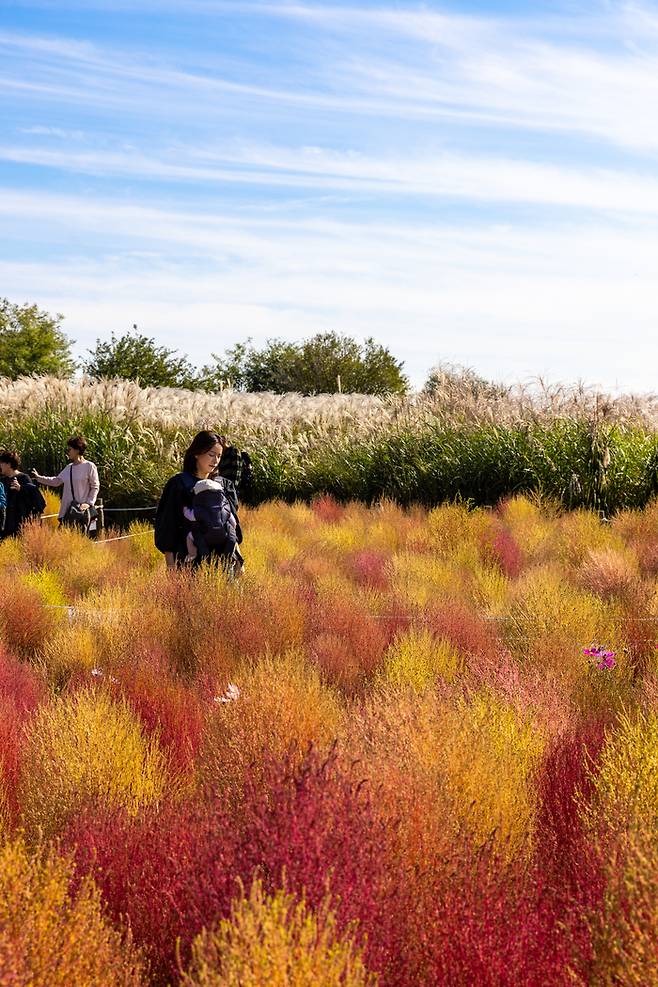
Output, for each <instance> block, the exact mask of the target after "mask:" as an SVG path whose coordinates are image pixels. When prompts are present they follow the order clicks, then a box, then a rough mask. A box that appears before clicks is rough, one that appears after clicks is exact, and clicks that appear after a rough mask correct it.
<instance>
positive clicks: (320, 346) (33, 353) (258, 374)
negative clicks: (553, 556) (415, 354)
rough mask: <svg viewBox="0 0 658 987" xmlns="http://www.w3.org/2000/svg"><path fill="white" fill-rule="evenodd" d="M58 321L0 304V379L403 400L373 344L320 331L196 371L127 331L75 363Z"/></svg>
mask: <svg viewBox="0 0 658 987" xmlns="http://www.w3.org/2000/svg"><path fill="white" fill-rule="evenodd" d="M62 320H63V316H62V315H52V314H50V313H48V312H46V311H42V310H40V309H39V308H38V306H37V305H34V304H29V303H26V304H23V305H19V304H15V303H12V302H10V301H9V299H7V298H4V299H1V300H0V377H9V378H11V379H12V380H15V379H16V378H18V377H21V376H30V375H42V374H52V375H53V376H56V377H63V378H69V377H71V376H72V375H73V374H74V373H75V372H76V370H82V371H83V372H84V373H85V374H87V375H88V376H90V377H92V378H96V379H99V378H101V377H118V378H123V379H126V380H134V381H137V382H139V384H140V385H141V386H142V387H179V388H186V389H189V390H196V389H203V390H208V391H218V390H221V389H222V388H224V387H232V388H234V389H235V390H240V391H274V392H275V393H285V392H287V391H297V392H299V393H301V394H326V393H335V392H338V391H342V392H344V393H361V394H404V393H406V392H407V391H408V390H409V381H408V379H407V377H406V376H405V374H404V372H403V363H402V361H400V360H398V359H396V358H395V357H394V356H393V354H392V353H391V352H390V351H389V350H388V349H387V348H386V347H385V346H382V345H381V344H379V343H377V342H376V341H375V340H374V339H372V338H369V339H366V340H365V342H364V343H359V342H358V341H357V340H355V339H353V338H351V337H350V336H346V335H343V334H341V333H337V332H322V333H317V334H316V335H314V336H312V337H310V338H309V339H306V340H303V341H302V342H298V343H292V342H286V341H284V340H281V339H270V340H268V341H267V342H266V343H265V345H264V346H262V347H261V348H258V347H256V346H254V344H253V343H252V341H251V339H248V340H247V341H246V342H238V343H236V344H235V345H233V346H232V347H229V348H228V349H227V350H226V351H225V352H224V353H223V354H216V353H212V354H211V362H209V363H208V364H206V365H204V366H203V367H201V368H195V367H194V366H193V365H192V364H191V363H190V362H189V360H188V358H187V357H186V356H183V355H180V354H179V353H178V352H177V351H176V350H172V349H169V348H168V347H166V346H160V345H158V344H157V342H156V341H155V339H153V338H150V337H149V336H146V335H143V334H142V333H140V332H139V331H138V329H137V326H136V325H134V326H133V327H132V330H131V331H129V332H125V333H123V334H122V335H117V334H115V333H112V334H111V337H110V339H109V340H108V339H106V340H101V339H97V340H96V345H95V347H94V348H93V349H90V350H88V351H87V353H88V356H87V357H86V359H84V360H82V361H80V362H79V363H76V361H75V360H74V358H73V356H72V352H71V347H72V344H73V340H71V339H69V338H68V337H67V336H66V334H65V333H64V331H63V329H62Z"/></svg>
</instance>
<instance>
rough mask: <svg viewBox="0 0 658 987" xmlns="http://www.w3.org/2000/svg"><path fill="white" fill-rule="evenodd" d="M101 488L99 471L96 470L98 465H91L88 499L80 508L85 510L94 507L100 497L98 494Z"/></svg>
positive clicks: (88, 477)
mask: <svg viewBox="0 0 658 987" xmlns="http://www.w3.org/2000/svg"><path fill="white" fill-rule="evenodd" d="M100 488H101V485H100V480H99V479H98V469H97V468H96V463H89V473H88V475H87V499H86V500H85V502H84V503H83V504H80V507H81V508H82V509H83V510H85V509H86V508H87V507H92V506H93V505H94V504H95V503H96V498H97V497H98V492H99V490H100Z"/></svg>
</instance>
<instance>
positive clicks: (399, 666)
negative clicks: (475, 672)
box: [383, 628, 464, 690]
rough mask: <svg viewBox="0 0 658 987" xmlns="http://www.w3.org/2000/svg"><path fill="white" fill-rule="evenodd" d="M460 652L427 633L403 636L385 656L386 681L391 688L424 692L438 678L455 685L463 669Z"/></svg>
mask: <svg viewBox="0 0 658 987" xmlns="http://www.w3.org/2000/svg"><path fill="white" fill-rule="evenodd" d="M463 664H464V662H463V658H462V656H461V655H460V654H459V652H458V651H457V650H456V649H455V648H454V647H453V646H452V645H451V644H450V642H449V641H446V640H444V639H442V638H437V637H435V636H434V635H433V634H431V633H430V632H429V631H427V630H425V629H420V630H419V629H418V628H412V629H411V630H409V631H407V632H405V633H403V634H400V635H399V636H398V637H397V638H396V639H395V641H394V642H393V644H391V646H390V647H389V648H388V650H387V652H386V654H385V656H384V668H383V677H384V678H385V679H386V680H387V681H388V682H390V683H391V684H392V685H400V686H410V687H411V688H412V689H416V690H422V689H425V688H427V687H428V686H431V685H432V684H433V683H434V682H435V681H436V680H437V678H442V679H445V680H446V681H447V682H452V681H453V680H454V679H455V678H456V677H457V675H458V674H459V672H460V671H461V670H462V668H463Z"/></svg>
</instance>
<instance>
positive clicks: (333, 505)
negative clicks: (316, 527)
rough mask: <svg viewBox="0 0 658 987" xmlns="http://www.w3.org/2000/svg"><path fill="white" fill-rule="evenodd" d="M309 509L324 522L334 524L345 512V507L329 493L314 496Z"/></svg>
mask: <svg viewBox="0 0 658 987" xmlns="http://www.w3.org/2000/svg"><path fill="white" fill-rule="evenodd" d="M311 510H312V511H313V513H314V514H315V516H316V517H317V518H319V519H320V521H323V522H324V523H325V524H336V523H337V522H338V521H340V520H341V518H342V517H343V515H344V514H345V508H344V507H343V506H342V504H339V503H338V501H336V500H334V498H333V497H331V496H330V495H329V494H323V495H322V496H320V497H316V498H315V499H314V500H313V502H312V503H311Z"/></svg>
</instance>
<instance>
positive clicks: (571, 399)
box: [0, 376, 658, 515]
mask: <svg viewBox="0 0 658 987" xmlns="http://www.w3.org/2000/svg"><path fill="white" fill-rule="evenodd" d="M469 381H470V379H469V378H468V376H466V377H465V378H464V379H463V380H461V381H460V379H459V378H449V379H448V380H447V382H446V384H445V387H444V388H443V389H439V390H438V391H437V392H436V393H435V394H433V395H415V396H411V397H408V398H391V399H385V398H380V397H373V396H365V395H320V396H317V397H302V396H300V395H295V394H287V395H276V394H241V393H235V392H233V391H223V392H221V393H219V394H206V393H205V392H190V391H175V390H171V389H167V388H159V389H154V388H151V389H141V388H139V387H138V386H137V385H136V384H133V383H130V382H126V381H105V382H103V381H101V382H94V381H89V380H83V381H81V382H66V381H58V380H54V379H49V378H37V379H31V378H26V379H22V380H19V381H17V382H12V381H1V380H0V447H9V448H16V449H18V450H19V452H20V453H21V454H22V456H23V459H24V462H25V464H26V466H34V467H35V468H36V469H37V470H38V471H39V472H41V473H45V474H47V475H50V474H52V473H55V472H58V471H59V469H61V466H62V464H63V461H64V460H63V457H64V449H65V445H66V440H67V438H68V437H69V435H71V434H76V433H79V432H82V433H83V434H84V435H85V436H86V437H87V439H88V441H89V448H88V458H90V459H92V460H93V461H94V462H96V463H97V464H98V467H99V471H100V477H101V494H102V496H103V498H104V500H105V502H106V504H107V505H108V506H113V507H121V506H124V507H125V506H146V505H153V504H154V503H155V502H156V501H157V498H158V496H159V494H160V491H161V490H162V487H163V485H164V482H165V480H166V479H167V478H168V477H169V476H171V474H172V473H173V472H176V471H177V470H178V469H179V468H180V463H181V459H182V454H183V451H184V450H185V448H186V446H187V445H188V444H189V442H190V439H191V437H192V435H193V434H194V433H195V432H196V431H197V430H198V429H199V428H213V429H215V430H217V431H218V432H220V433H223V434H228V436H229V437H230V438H231V439H232V441H234V442H235V443H236V444H237V445H239V446H240V447H241V448H244V449H246V450H247V451H248V452H249V453H250V454H251V456H252V459H253V463H254V482H253V487H252V489H251V490H250V491H249V493H248V500H249V501H250V502H251V503H252V504H257V503H262V502H263V501H266V500H268V499H271V498H281V499H283V500H286V501H287V502H292V501H294V500H297V499H303V500H310V499H311V498H312V497H314V496H317V495H323V494H330V495H332V496H334V497H335V498H337V499H339V500H341V501H343V502H345V501H350V500H361V501H363V502H365V503H374V502H376V501H377V500H379V499H380V498H381V497H388V498H392V499H394V500H395V501H396V502H398V503H400V504H414V503H420V504H424V505H426V506H430V507H431V506H435V505H436V504H439V503H442V502H445V501H451V500H454V499H456V498H459V499H461V500H462V501H463V502H469V503H472V504H476V505H492V504H495V503H496V502H497V501H498V500H499V499H500V498H501V497H505V496H511V495H514V494H519V493H530V492H533V493H540V494H542V495H543V496H546V497H549V498H551V499H557V500H559V501H560V502H561V503H562V504H563V505H564V506H567V507H572V508H573V507H588V508H592V509H594V510H597V511H600V512H602V513H603V514H606V515H609V514H612V513H614V512H615V511H618V510H620V509H623V508H625V507H642V506H644V505H645V504H646V503H647V502H648V501H649V500H650V499H651V498H652V497H653V496H654V495H655V494H656V493H657V492H658V405H657V403H656V401H655V400H654V399H653V398H650V397H647V398H644V399H634V398H630V397H629V398H618V399H616V400H611V399H606V398H603V397H601V396H600V395H596V394H589V393H587V392H584V391H581V390H579V389H578V388H575V389H571V390H569V389H559V388H555V389H553V390H550V389H549V390H544V391H540V392H538V393H529V394H526V393H525V392H524V391H523V390H520V389H517V390H516V391H515V390H513V389H511V388H510V389H508V391H507V392H504V391H503V390H500V389H498V390H494V391H491V392H485V393H484V394H482V395H480V394H478V392H477V389H475V390H474V387H473V384H472V382H469Z"/></svg>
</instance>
